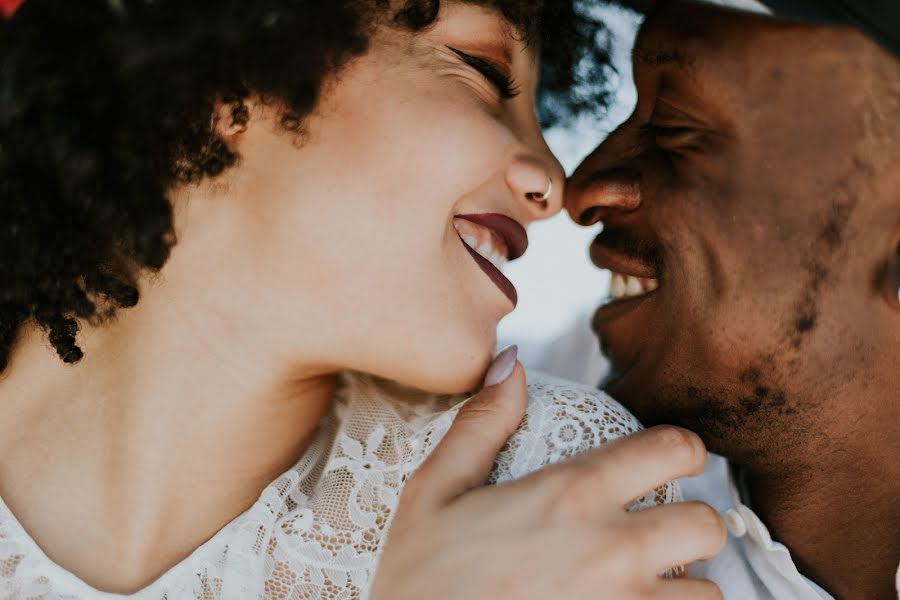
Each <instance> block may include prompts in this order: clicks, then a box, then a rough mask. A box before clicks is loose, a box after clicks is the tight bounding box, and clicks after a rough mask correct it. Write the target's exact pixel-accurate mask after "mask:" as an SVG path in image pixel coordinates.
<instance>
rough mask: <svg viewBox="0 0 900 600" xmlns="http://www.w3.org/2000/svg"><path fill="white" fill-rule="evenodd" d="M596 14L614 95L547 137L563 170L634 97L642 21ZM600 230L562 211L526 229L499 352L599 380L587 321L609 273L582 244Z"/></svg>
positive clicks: (620, 12)
mask: <svg viewBox="0 0 900 600" xmlns="http://www.w3.org/2000/svg"><path fill="white" fill-rule="evenodd" d="M596 10H598V11H599V12H600V13H601V14H602V16H603V18H604V19H605V21H606V23H607V24H608V26H609V29H610V30H611V34H612V36H613V46H612V51H613V52H612V58H613V63H614V65H615V67H616V71H617V72H618V81H617V93H616V98H615V101H614V102H613V104H612V106H611V107H610V110H609V112H608V113H607V114H606V115H603V116H602V117H601V116H597V117H595V118H591V117H582V118H581V119H579V120H577V121H576V122H574V123H570V124H568V125H567V126H566V127H557V128H553V129H550V130H549V131H547V132H546V135H547V141H548V142H549V144H550V148H551V149H552V150H553V152H554V153H555V154H556V156H557V157H559V160H560V162H561V163H562V164H563V167H565V169H566V172H567V173H571V172H572V171H573V170H574V169H575V167H577V166H578V164H579V163H580V162H581V160H582V159H583V158H584V157H585V156H587V155H588V154H589V153H590V152H591V151H592V150H593V149H594V148H595V147H596V146H597V144H599V143H600V142H601V141H602V140H603V139H604V138H605V137H606V135H607V134H609V132H611V131H612V130H613V129H615V128H616V126H617V125H618V124H619V123H621V122H622V121H624V120H625V119H626V118H628V115H630V114H631V111H632V109H633V108H634V103H635V100H636V94H635V90H634V85H633V82H632V80H631V48H632V46H633V44H634V38H635V34H636V33H637V28H638V26H639V25H640V18H641V17H639V15H637V14H636V13H634V12H631V11H629V10H627V9H624V8H621V7H617V6H609V5H601V6H600V7H598V8H597V9H596ZM598 231H599V228H597V227H591V228H586V227H579V226H577V225H575V224H574V223H573V222H572V221H571V220H570V219H569V217H568V214H566V213H565V212H563V213H560V214H559V215H557V216H556V217H554V218H552V219H550V220H547V221H542V222H539V223H536V224H534V225H531V226H530V227H529V229H528V238H529V246H528V252H527V253H526V254H525V256H523V257H522V258H520V259H519V260H517V261H515V262H513V263H510V264H509V265H508V266H507V267H506V268H505V269H504V272H505V274H506V275H507V276H508V277H509V278H510V280H512V282H513V283H514V284H515V286H516V289H517V290H518V292H519V304H518V307H517V308H516V310H515V311H514V312H513V313H512V314H510V315H509V316H508V317H506V319H504V320H503V321H502V322H501V323H500V329H499V344H500V347H501V348H502V347H505V346H507V345H509V344H518V345H519V357H520V360H521V361H522V364H524V365H525V366H526V367H528V368H532V369H539V370H542V371H546V372H548V373H552V374H554V375H558V376H561V377H566V378H568V379H572V380H575V381H581V382H583V383H589V384H595V383H597V381H599V379H600V378H601V377H602V374H603V371H604V369H605V363H604V361H603V359H602V357H601V356H600V353H599V350H598V347H597V342H596V340H595V339H594V336H593V333H592V332H591V330H590V317H591V315H592V314H593V312H594V310H595V309H596V308H597V305H598V303H599V302H600V300H601V299H602V298H604V297H605V296H606V293H607V288H608V285H609V272H608V271H601V270H599V269H597V268H596V267H595V266H594V265H593V264H591V262H590V259H589V258H588V246H589V244H590V242H591V240H592V239H593V238H594V237H595V236H596V235H597V233H598Z"/></svg>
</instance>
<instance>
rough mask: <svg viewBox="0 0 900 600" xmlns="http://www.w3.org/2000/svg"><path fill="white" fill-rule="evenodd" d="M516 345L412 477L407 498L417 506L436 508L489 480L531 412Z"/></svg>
mask: <svg viewBox="0 0 900 600" xmlns="http://www.w3.org/2000/svg"><path fill="white" fill-rule="evenodd" d="M517 355H518V348H516V346H510V347H509V348H507V349H506V350H504V351H503V352H501V353H500V354H498V355H497V357H496V358H495V359H494V362H493V363H492V364H491V367H490V368H489V369H488V372H487V375H486V376H485V378H484V386H485V387H484V388H483V389H482V390H481V391H480V392H478V393H477V394H476V395H475V396H473V397H472V398H470V399H469V400H467V401H466V403H465V404H464V405H463V406H462V407H461V408H460V409H459V414H458V415H457V416H456V419H455V420H454V422H453V425H451V427H450V429H449V430H448V431H447V434H446V435H445V436H444V438H443V439H442V440H441V442H440V443H439V444H438V445H437V446H436V447H435V449H434V450H433V451H432V453H431V455H430V456H429V457H428V458H427V459H426V460H425V462H424V463H423V464H422V466H421V467H420V468H419V469H418V470H417V471H416V473H415V474H414V475H413V476H412V478H410V480H409V482H408V483H407V484H406V487H405V489H404V496H407V497H408V498H410V499H415V500H414V501H415V503H416V505H417V506H416V507H412V506H407V507H406V509H407V510H411V511H416V510H417V509H428V508H434V507H435V506H438V505H442V504H446V503H447V502H450V501H451V500H453V499H454V498H456V497H457V496H459V495H460V494H463V493H464V492H467V491H469V490H471V489H472V488H476V487H479V486H481V485H483V484H484V482H485V480H486V479H487V477H488V475H489V474H490V472H491V467H492V466H493V464H494V458H495V457H496V456H497V454H498V453H499V452H500V449H501V448H502V447H503V444H505V443H506V441H507V440H508V439H509V437H510V436H511V435H512V434H513V432H515V430H516V428H518V426H519V424H520V423H521V422H522V418H523V416H524V415H525V407H526V404H527V402H528V388H527V385H526V383H525V370H524V369H523V368H522V365H520V364H519V363H518V362H517V361H516V359H517Z"/></svg>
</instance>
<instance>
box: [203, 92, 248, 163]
mask: <svg viewBox="0 0 900 600" xmlns="http://www.w3.org/2000/svg"><path fill="white" fill-rule="evenodd" d="M253 105H254V102H253V100H251V99H250V98H242V99H241V100H237V101H234V102H224V101H222V100H216V102H215V104H213V110H212V117H211V122H210V127H211V129H212V131H213V133H214V134H216V136H217V137H219V138H220V139H221V140H222V141H223V142H225V144H227V145H228V147H229V148H231V149H232V150H235V147H236V146H237V143H238V141H239V140H240V136H241V134H243V133H244V132H245V131H247V127H248V126H249V125H250V113H251V111H252V110H253Z"/></svg>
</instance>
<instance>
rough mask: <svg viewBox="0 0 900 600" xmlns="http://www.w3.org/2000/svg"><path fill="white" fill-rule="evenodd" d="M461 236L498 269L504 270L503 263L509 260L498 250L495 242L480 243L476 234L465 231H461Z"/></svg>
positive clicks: (467, 244) (469, 245) (470, 246)
mask: <svg viewBox="0 0 900 600" xmlns="http://www.w3.org/2000/svg"><path fill="white" fill-rule="evenodd" d="M459 237H461V238H462V241H463V242H465V244H466V246H468V247H469V248H471V249H472V250H474V251H475V252H477V253H478V254H480V255H481V256H482V257H484V258H486V259H487V260H488V261H489V262H490V263H491V264H492V265H494V266H495V267H497V269H498V270H501V271H502V270H503V265H505V264H506V262H507V258H506V255H504V254H501V253H500V252H498V251H497V250H496V249H495V248H494V245H493V244H491V243H490V242H481V243H479V242H478V240H477V239H476V238H475V237H474V236H471V235H468V234H465V233H460V236H459Z"/></svg>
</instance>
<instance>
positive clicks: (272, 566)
mask: <svg viewBox="0 0 900 600" xmlns="http://www.w3.org/2000/svg"><path fill="white" fill-rule="evenodd" d="M529 380H530V383H529V386H528V390H529V405H528V410H527V414H526V417H525V419H524V421H523V423H522V425H521V426H520V428H519V430H518V431H517V432H516V433H515V434H514V435H513V437H512V438H511V439H510V441H509V442H508V444H507V445H506V446H505V447H504V449H503V450H502V451H501V453H500V454H499V455H498V456H497V459H496V462H495V466H494V469H493V472H492V473H491V476H490V479H489V482H490V483H498V482H502V481H507V480H509V479H514V478H519V477H522V476H524V475H527V474H528V473H531V472H533V471H535V470H537V469H539V468H541V467H543V466H546V465H549V464H552V463H554V462H557V461H559V460H562V459H564V458H566V457H569V456H573V455H575V454H577V453H579V452H583V451H585V450H588V449H591V448H596V447H598V446H600V445H602V444H605V443H607V442H609V441H611V440H614V439H616V438H619V437H622V436H624V435H627V434H629V433H633V432H635V431H637V430H638V429H640V425H639V424H638V423H637V421H636V420H635V419H634V417H633V416H632V415H631V414H630V413H628V412H627V411H626V410H625V409H624V408H622V407H621V406H620V405H619V404H618V403H616V402H615V401H613V400H611V399H610V398H608V397H607V396H605V395H604V394H602V393H601V392H598V391H596V390H594V389H591V388H588V387H584V386H579V385H576V384H572V383H569V382H564V381H561V380H556V379H553V378H549V377H545V376H539V375H536V374H533V373H532V374H529ZM459 406H461V401H460V399H459V398H451V397H441V396H434V395H429V394H425V393H422V392H417V391H412V390H409V389H406V388H403V387H400V386H398V385H396V384H391V383H388V382H384V381H381V380H377V379H374V378H371V377H367V376H362V375H357V374H347V375H345V376H344V377H343V378H342V382H341V385H340V386H339V388H338V392H337V395H336V398H335V403H334V408H333V410H332V412H331V414H330V415H329V416H328V417H327V418H326V419H325V420H324V421H323V423H322V424H321V426H320V428H319V430H318V432H317V433H316V436H315V439H314V440H313V443H312V445H311V446H310V448H309V449H308V450H307V451H306V453H305V454H304V456H303V457H302V458H301V459H300V460H299V461H298V463H297V464H296V465H295V466H294V467H293V468H291V469H290V470H288V471H287V472H286V473H284V474H283V475H282V476H280V477H279V478H278V479H277V480H275V481H274V482H272V483H271V484H270V485H269V486H267V487H266V489H265V490H263V492H262V494H261V495H260V497H259V500H258V501H257V502H256V503H255V504H254V505H253V506H252V507H251V508H250V509H248V510H247V511H246V512H244V513H243V514H241V515H240V516H238V517H237V518H236V519H234V521H232V522H231V523H229V524H228V525H226V526H225V527H224V528H223V529H222V530H220V531H219V532H218V533H217V534H216V535H215V536H213V538H211V539H210V540H209V541H208V542H206V543H205V544H204V545H203V546H201V547H200V548H198V549H197V550H196V551H195V552H194V553H193V554H191V555H190V556H189V557H188V558H186V559H185V560H184V561H182V562H181V563H179V564H178V565H176V566H175V567H173V568H172V569H171V570H169V571H168V572H167V573H166V574H165V575H163V576H162V577H161V578H160V579H158V580H157V581H156V582H154V583H153V584H151V585H149V586H148V587H146V588H144V589H143V590H141V591H139V592H137V593H136V594H133V595H130V596H127V597H128V598H133V599H136V600H177V599H181V598H198V599H201V600H225V599H229V600H230V599H242V600H245V599H248V598H259V599H265V600H282V599H283V600H288V599H290V600H300V599H303V600H306V599H325V600H357V599H360V598H363V597H364V595H365V590H366V588H367V586H368V584H369V581H370V577H371V574H372V572H373V569H374V567H375V564H376V561H377V556H378V552H379V550H380V548H381V545H382V543H383V541H384V538H385V534H386V532H387V530H388V527H389V525H390V521H391V516H392V512H393V510H394V508H395V507H396V505H397V499H398V496H399V494H400V492H401V491H402V489H403V484H404V482H405V481H406V479H407V478H408V477H409V475H410V474H411V473H412V472H413V471H415V469H416V468H417V467H418V466H419V465H420V464H421V463H422V462H423V461H424V459H425V458H426V457H427V456H428V455H429V453H430V452H431V451H432V449H433V448H434V446H435V444H437V443H438V442H439V441H440V439H441V438H442V437H443V435H444V434H445V433H446V432H447V429H448V428H449V427H450V425H451V423H452V422H453V419H454V418H455V416H456V413H457V411H458V408H459ZM679 499H680V495H679V491H678V488H677V487H676V486H675V485H674V484H669V485H666V486H664V487H662V488H660V489H658V490H656V492H655V493H653V494H650V495H648V496H646V497H644V498H641V499H639V500H638V501H636V502H635V504H634V505H633V507H632V508H633V509H637V508H643V507H646V506H652V505H656V504H661V503H664V502H673V501H677V500H679ZM91 598H104V599H111V598H123V596H118V595H113V594H106V593H103V592H100V591H98V590H95V589H93V588H91V587H90V586H88V585H87V584H85V583H84V582H82V581H80V580H78V579H77V578H76V577H74V576H73V575H72V574H70V573H68V572H66V571H65V570H64V569H62V568H61V567H59V566H57V565H55V564H54V563H53V562H52V561H50V560H49V559H48V558H47V557H46V556H45V555H44V554H43V552H41V550H40V549H39V548H38V547H37V546H36V545H35V544H34V542H33V541H32V540H31V538H30V537H29V536H28V535H27V533H26V532H25V531H24V530H23V529H22V528H21V526H20V525H19V524H18V522H17V521H16V520H15V517H14V516H13V515H12V514H11V513H10V511H9V510H8V509H7V507H6V506H5V505H4V504H3V502H2V500H0V600H64V599H65V600H86V599H91Z"/></svg>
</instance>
